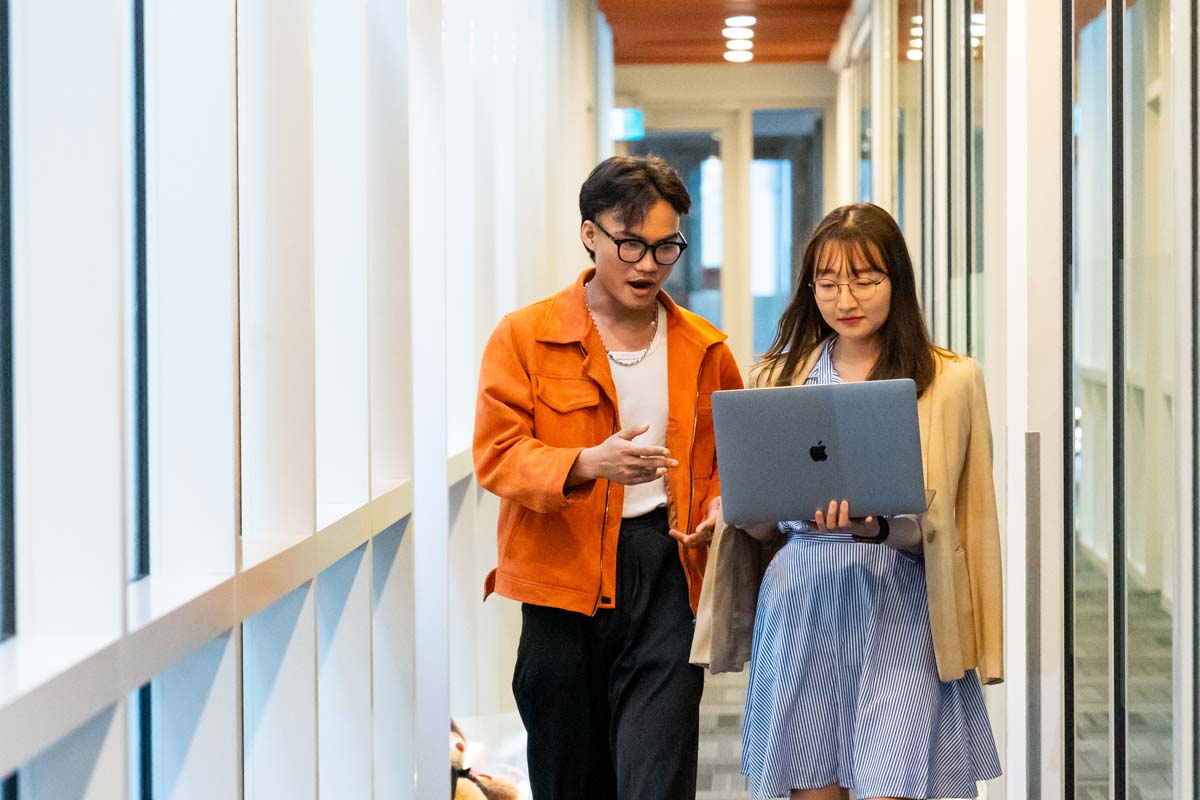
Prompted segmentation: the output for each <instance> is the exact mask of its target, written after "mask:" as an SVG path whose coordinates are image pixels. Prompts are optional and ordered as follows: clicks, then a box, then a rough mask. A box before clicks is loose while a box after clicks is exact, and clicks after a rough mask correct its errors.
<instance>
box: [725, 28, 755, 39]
mask: <svg viewBox="0 0 1200 800" xmlns="http://www.w3.org/2000/svg"><path fill="white" fill-rule="evenodd" d="M721 35H722V36H724V37H725V38H726V39H753V38H754V31H752V30H750V29H749V28H726V29H725V30H723V31H721Z"/></svg>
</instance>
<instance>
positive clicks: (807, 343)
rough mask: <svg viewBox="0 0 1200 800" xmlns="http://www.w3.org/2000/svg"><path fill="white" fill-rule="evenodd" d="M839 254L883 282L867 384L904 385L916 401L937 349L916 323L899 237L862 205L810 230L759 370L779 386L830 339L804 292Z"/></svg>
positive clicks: (809, 293) (888, 219)
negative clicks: (875, 354)
mask: <svg viewBox="0 0 1200 800" xmlns="http://www.w3.org/2000/svg"><path fill="white" fill-rule="evenodd" d="M839 253H840V254H841V255H843V256H844V257H845V258H846V261H847V264H848V265H849V267H850V271H851V272H852V273H853V274H855V275H857V274H859V273H861V272H871V271H875V272H880V273H883V274H885V275H887V276H888V280H889V281H890V282H891V289H892V304H891V308H890V310H889V311H888V318H887V322H885V323H884V325H883V328H882V329H881V331H880V332H881V333H882V334H883V347H882V350H881V352H880V354H879V360H878V361H877V362H875V366H874V368H873V369H872V370H871V374H870V375H868V376H867V380H872V381H873V380H885V379H888V378H912V379H913V382H914V383H916V385H917V394H918V395H920V394H923V393H924V392H925V390H926V389H928V388H929V384H931V383H932V382H933V378H934V374H935V372H936V370H937V363H936V361H935V360H934V359H935V353H936V352H937V351H938V348H936V347H935V346H934V344H933V342H932V341H930V339H929V331H928V329H926V327H925V319H924V317H922V316H921V307H920V304H919V302H918V300H917V281H916V277H915V275H914V274H913V265H912V258H911V257H909V254H908V245H907V244H905V242H904V234H903V233H901V232H900V226H899V225H897V224H896V220H894V219H892V215H891V214H889V213H888V212H886V211H884V210H883V209H882V208H880V207H879V206H875V205H871V204H869V203H858V204H855V205H849V206H842V207H841V208H835V209H834V210H833V211H830V212H829V214H827V215H826V216H825V219H823V220H821V223H820V224H819V225H817V229H816V230H815V231H814V232H813V235H812V238H811V239H810V240H809V242H808V247H807V248H805V250H804V261H803V263H802V265H801V269H800V277H799V279H798V280H797V281H796V290H795V291H794V292H793V293H792V299H791V302H789V303H788V307H787V309H786V310H785V311H784V312H783V316H782V317H780V319H779V329H778V330H777V331H776V333H775V340H774V341H773V342H771V347H770V348H769V349H768V350H767V352H766V353H765V354H764V355H763V360H762V363H763V365H764V368H765V369H769V370H770V373H769V374H770V375H771V376H772V378H773V382H774V384H775V385H776V386H786V385H788V384H789V383H791V380H792V375H793V374H794V373H795V371H796V366H797V365H798V364H799V363H800V361H801V360H802V359H804V358H806V357H807V356H808V355H809V354H810V353H811V352H812V351H813V349H814V348H816V347H817V346H818V345H820V343H821V342H823V341H825V339H827V338H828V337H830V336H832V335H833V328H831V327H829V325H828V324H827V323H826V322H825V318H824V317H822V316H821V310H820V309H819V308H818V307H817V298H816V296H815V295H814V294H813V286H812V284H813V281H814V280H815V279H816V274H817V270H818V269H819V268H820V267H821V266H823V265H827V264H828V263H829V262H830V260H831V259H832V258H833V257H834V256H835V254H839Z"/></svg>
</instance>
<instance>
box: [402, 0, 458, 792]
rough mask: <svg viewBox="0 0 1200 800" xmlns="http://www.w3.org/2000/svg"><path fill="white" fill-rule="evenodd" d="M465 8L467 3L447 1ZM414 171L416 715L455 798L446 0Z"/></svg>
mask: <svg viewBox="0 0 1200 800" xmlns="http://www.w3.org/2000/svg"><path fill="white" fill-rule="evenodd" d="M447 2H465V0H447ZM408 21H409V29H408V46H409V53H408V55H409V60H408V64H409V87H410V94H409V135H410V137H411V138H410V140H409V144H410V149H409V175H410V176H411V180H412V183H411V192H412V198H413V202H412V204H411V206H410V216H409V219H410V226H411V232H412V233H411V248H412V249H411V252H412V264H413V265H414V267H413V270H412V276H411V285H412V306H411V310H412V332H411V335H410V342H411V345H412V364H413V391H412V403H413V405H412V408H413V418H414V420H416V421H418V424H415V425H414V427H413V466H414V472H415V474H416V475H417V476H418V480H417V481H416V483H415V484H414V498H413V522H414V529H413V534H412V535H413V537H414V538H413V558H414V564H413V573H412V576H413V592H414V595H415V598H416V630H415V633H416V641H417V642H419V643H420V647H419V648H418V649H417V651H416V714H415V716H414V717H413V735H414V742H415V748H416V749H415V755H416V764H415V766H416V776H417V792H416V793H417V796H418V797H444V796H446V795H448V794H449V791H450V789H449V781H450V776H449V772H448V771H447V769H446V735H447V734H446V725H447V718H448V716H449V707H450V696H449V686H448V682H447V681H446V674H447V672H448V667H449V652H450V647H449V634H448V622H449V615H448V612H447V603H446V598H447V593H448V591H449V589H448V587H447V563H446V562H447V553H446V539H447V536H448V533H449V522H448V520H449V511H448V506H447V502H448V501H447V495H446V438H447V419H446V406H447V366H446V355H447V347H446V339H445V325H446V322H445V320H446V317H447V315H448V314H449V312H450V306H449V302H450V298H448V297H447V294H446V249H445V240H446V235H447V224H446V217H447V207H448V206H452V204H454V203H456V202H457V201H458V197H457V196H456V195H455V194H454V193H453V188H452V187H451V188H450V189H449V190H448V188H447V186H446V157H447V153H446V149H445V135H446V132H445V120H446V116H445V114H446V108H445V89H444V87H445V79H444V76H445V61H444V59H445V53H444V50H443V46H442V42H443V38H442V35H443V27H442V23H443V3H442V2H441V0H428V2H420V3H414V4H413V5H412V6H411V7H410V9H409V20H408Z"/></svg>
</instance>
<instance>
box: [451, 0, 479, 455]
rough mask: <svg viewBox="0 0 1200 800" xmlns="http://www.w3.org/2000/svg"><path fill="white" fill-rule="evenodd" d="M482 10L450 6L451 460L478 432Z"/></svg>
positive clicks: (458, 4)
mask: <svg viewBox="0 0 1200 800" xmlns="http://www.w3.org/2000/svg"><path fill="white" fill-rule="evenodd" d="M482 16H483V15H482V12H481V9H480V7H479V5H478V4H476V3H465V2H448V3H446V4H445V25H444V29H445V32H446V33H445V52H444V56H443V58H444V69H445V112H446V120H445V148H446V150H445V152H446V172H445V186H446V232H447V234H448V235H447V236H446V315H445V325H444V328H443V329H444V331H445V336H446V379H447V390H446V401H447V403H448V407H447V409H446V411H447V454H448V455H451V456H453V455H455V454H456V453H459V452H461V451H463V450H465V449H467V448H469V447H470V446H471V433H472V431H473V430H474V427H475V385H476V377H477V374H478V364H477V362H478V356H477V355H476V354H477V353H478V352H481V351H477V350H476V348H475V325H476V319H477V314H476V313H475V305H474V301H475V290H474V282H475V275H476V273H477V272H479V255H480V254H481V253H482V251H481V250H480V249H479V243H478V242H477V239H476V235H475V211H476V205H475V196H476V192H477V189H476V184H477V182H479V177H478V174H477V171H476V159H475V148H474V146H473V144H474V141H475V127H476V124H477V121H476V111H475V103H474V102H473V100H474V96H473V95H474V89H473V86H472V78H473V73H474V68H475V61H476V59H478V58H479V57H480V56H481V55H482V53H481V52H480V51H481V50H482V49H483V46H482V43H481V42H480V40H479V38H478V29H479V25H480V21H481V17H482Z"/></svg>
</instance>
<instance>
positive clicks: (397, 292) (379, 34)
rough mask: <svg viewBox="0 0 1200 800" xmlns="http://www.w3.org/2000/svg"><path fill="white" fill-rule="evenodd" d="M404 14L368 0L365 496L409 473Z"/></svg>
mask: <svg viewBox="0 0 1200 800" xmlns="http://www.w3.org/2000/svg"><path fill="white" fill-rule="evenodd" d="M408 49H409V48H408V17H407V8H406V6H405V4H404V3H395V2H390V0H368V2H367V75H366V83H367V100H366V111H367V131H366V146H367V169H366V193H367V209H366V223H367V264H368V268H367V273H368V287H369V289H368V300H367V305H368V316H369V326H370V327H369V334H368V336H369V350H370V431H371V496H372V497H378V496H380V495H381V494H384V493H385V492H387V491H388V490H390V489H392V488H394V487H395V486H397V485H398V484H399V483H400V482H401V481H404V480H407V479H410V478H411V477H412V474H413V472H412V419H413V414H412V390H411V388H410V387H411V385H412V377H413V373H412V349H411V347H410V345H409V336H410V335H411V333H412V320H411V308H410V306H411V303H410V300H409V297H410V294H409V277H408V276H409V257H410V246H411V245H410V240H409V224H410V219H409V169H408V159H409V153H410V151H411V144H410V140H409V130H408V122H409V114H408V95H409V82H408V75H409V69H408Z"/></svg>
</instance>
